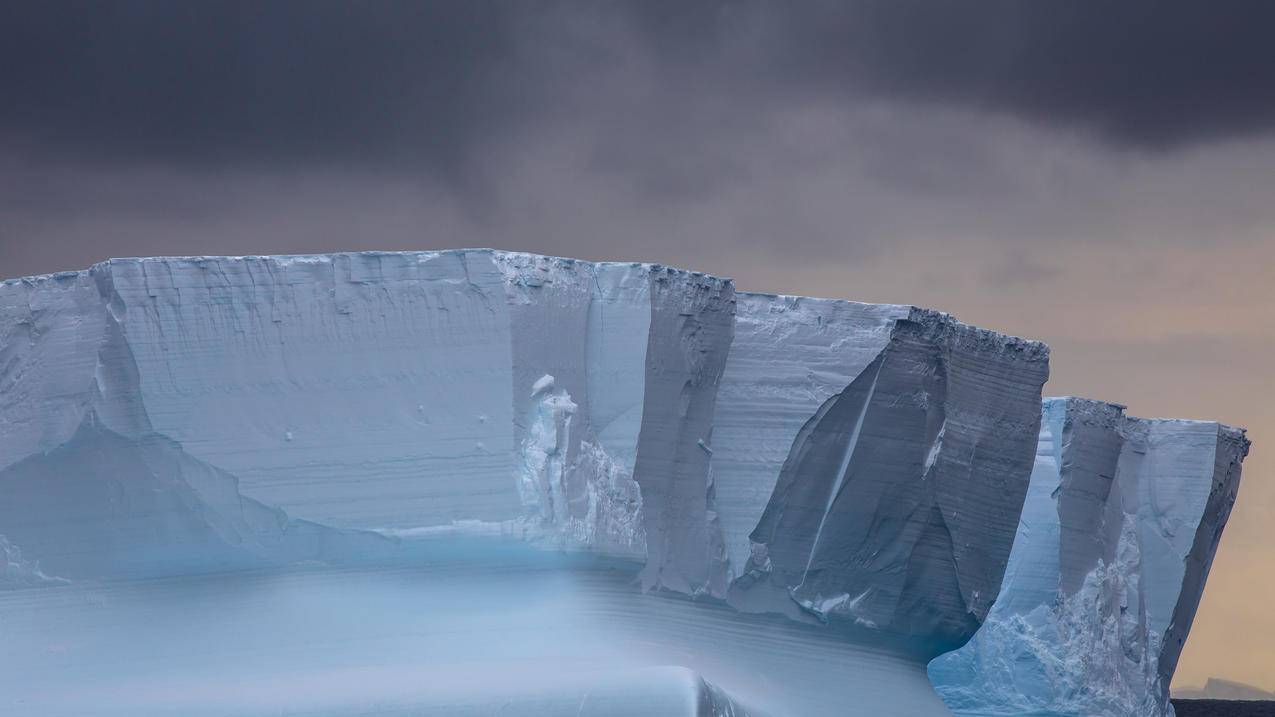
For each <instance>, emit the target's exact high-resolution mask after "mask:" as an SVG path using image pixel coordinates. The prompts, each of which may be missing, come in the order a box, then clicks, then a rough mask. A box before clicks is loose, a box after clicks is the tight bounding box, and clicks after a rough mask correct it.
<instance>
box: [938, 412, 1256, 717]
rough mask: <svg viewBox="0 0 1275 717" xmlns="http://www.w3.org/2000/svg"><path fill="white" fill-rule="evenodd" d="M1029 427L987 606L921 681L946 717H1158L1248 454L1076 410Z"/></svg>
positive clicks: (1206, 439) (1236, 434)
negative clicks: (1015, 516) (1025, 466)
mask: <svg viewBox="0 0 1275 717" xmlns="http://www.w3.org/2000/svg"><path fill="white" fill-rule="evenodd" d="M1042 414H1043V419H1042V421H1041V431H1040V443H1039V446H1038V449H1037V453H1036V462H1035V466H1034V468H1033V470H1032V477H1031V485H1030V488H1029V489H1028V493H1027V499H1026V503H1025V506H1024V508H1023V512H1022V519H1021V522H1020V523H1019V527H1018V536H1017V538H1016V539H1015V541H1014V547H1013V551H1012V553H1011V556H1010V561H1009V567H1008V569H1007V571H1006V574H1005V578H1004V582H1003V584H1002V587H1001V592H1000V596H999V597H998V598H997V600H996V603H995V605H994V606H993V608H992V610H991V612H990V613H989V615H988V616H987V619H986V621H985V622H984V623H983V625H982V627H981V628H980V629H979V630H978V632H977V633H976V634H975V636H974V638H973V639H972V640H971V641H970V642H969V643H968V644H966V645H965V646H964V647H962V648H961V649H959V650H956V651H955V652H952V653H949V654H946V655H943V656H941V657H939V658H937V659H936V660H934V661H933V662H932V663H931V664H930V668H929V671H930V677H931V680H932V681H933V682H934V685H935V687H936V689H937V690H938V692H939V694H940V695H941V696H942V697H943V698H944V700H945V701H946V702H947V704H948V705H949V706H950V707H952V709H953V710H954V711H956V712H957V713H958V714H977V715H998V714H1004V715H1011V714H1023V713H1030V714H1042V715H1134V714H1136V715H1171V714H1173V708H1172V706H1171V705H1170V703H1169V683H1170V680H1171V679H1172V677H1173V672H1174V670H1175V668H1176V666H1177V661H1178V656H1179V655H1180V654H1181V652H1182V647H1183V645H1184V643H1185V641H1186V637H1187V633H1188V632H1189V630H1190V627H1191V621H1192V619H1193V618H1194V616H1195V611H1196V608H1197V607H1198V606H1199V602H1200V597H1201V595H1202V593H1203V590H1204V582H1205V580H1206V579H1207V577H1208V572H1209V567H1210V565H1211V564H1212V561H1213V555H1214V552H1215V551H1216V550H1217V546H1218V541H1219V540H1220V538H1221V535H1222V529H1223V528H1224V527H1225V525H1226V521H1227V517H1228V516H1229V515H1230V511H1231V506H1232V505H1233V504H1234V503H1235V497H1236V491H1237V489H1238V487H1239V479H1240V464H1241V461H1242V460H1243V459H1244V456H1245V455H1246V454H1247V452H1248V447H1249V443H1248V440H1247V439H1246V438H1245V437H1244V434H1243V431H1241V430H1239V429H1235V428H1231V427H1229V426H1225V425H1220V424H1217V423H1213V422H1207V421H1184V420H1147V419H1141V418H1133V417H1130V416H1126V415H1125V413H1124V407H1123V406H1119V405H1116V404H1111V403H1103V402H1099V401H1092V400H1086V399H1079V398H1056V399H1049V400H1046V401H1045V403H1044V406H1043V409H1042Z"/></svg>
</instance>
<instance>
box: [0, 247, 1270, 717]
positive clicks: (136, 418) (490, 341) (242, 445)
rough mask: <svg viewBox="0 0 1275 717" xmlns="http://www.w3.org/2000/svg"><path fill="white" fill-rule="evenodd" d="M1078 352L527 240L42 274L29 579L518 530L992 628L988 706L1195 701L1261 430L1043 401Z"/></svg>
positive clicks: (894, 611)
mask: <svg viewBox="0 0 1275 717" xmlns="http://www.w3.org/2000/svg"><path fill="white" fill-rule="evenodd" d="M1048 358H1049V353H1048V348H1047V347H1045V346H1044V345H1043V344H1041V343H1039V342H1034V341H1028V340H1024V339H1018V338H1014V337H1009V336H1005V335H1002V334H998V333H995V332H992V331H988V330H984V329H979V328H976V327H972V326H968V325H966V324H963V323H961V322H959V321H957V320H955V319H953V318H952V317H951V316H948V315H947V314H943V313H939V312H935V311H929V310H924V309H918V308H915V307H911V306H901V305H877V304H860V303H855V302H850V301H839V300H827V299H811V298H804V297H793V296H776V295H769V294H754V293H744V292H737V291H736V290H735V288H734V286H733V284H732V283H731V281H730V280H728V279H722V278H718V277H713V276H709V275H706V274H702V273H697V272H690V271H682V270H676V269H670V268H667V267H662V266H658V265H650V264H632V263H591V262H584V261H576V260H571V259H561V258H552V257H543V256H537V255H530V254H521V253H510V252H500V251H492V250H460V251H445V252H395V253H359V254H333V255H316V256H280V257H237V258H236V257H188V258H155V259H116V260H111V261H107V262H104V263H101V264H98V265H95V266H93V267H91V268H89V269H87V270H84V271H78V272H66V273H60V274H53V275H47V276H39V277H28V278H24V279H15V280H9V281H5V282H0V553H2V555H3V557H4V561H3V563H2V564H0V567H2V568H3V570H2V571H0V586H9V587H14V586H19V587H25V586H31V585H48V584H53V583H58V584H62V583H64V582H65V581H67V580H69V581H72V583H75V582H77V581H88V582H94V581H103V580H111V579H115V578H121V577H130V578H132V577H162V576H171V575H174V574H177V573H183V572H185V573H203V572H216V571H224V570H232V569H235V570H237V569H242V568H254V569H257V568H263V567H271V566H280V565H288V564H293V563H298V562H320V563H342V564H356V565H357V564H363V563H368V564H371V563H376V562H377V561H384V560H401V559H403V556H404V551H408V554H409V555H410V550H412V549H415V547H416V546H420V545H422V544H436V542H437V541H439V540H452V541H475V540H476V541H496V542H500V543H502V544H512V545H518V546H520V547H522V548H525V547H526V546H532V547H533V548H537V549H543V550H533V551H532V552H536V553H537V554H560V553H561V554H567V555H572V556H580V555H583V556H589V557H592V558H597V559H600V560H605V561H608V563H609V564H622V565H625V566H629V568H631V569H632V570H633V572H634V574H635V575H636V582H637V583H638V584H640V586H641V587H642V588H643V589H644V591H645V592H646V593H650V594H655V595H661V596H668V597H677V598H685V599H693V600H696V601H699V602H703V603H707V604H708V605H709V606H710V607H711V608H713V609H722V608H725V607H729V608H731V610H729V611H728V612H729V613H730V614H732V615H748V616H750V617H749V618H748V619H754V618H756V619H757V620H763V621H764V620H767V619H770V618H769V617H757V616H758V615H762V616H776V615H779V616H786V617H787V618H789V620H788V621H783V620H780V622H784V624H787V625H790V626H792V627H793V629H795V630H804V631H814V633H817V634H819V635H823V636H829V635H830V636H834V637H835V638H836V639H838V640H844V641H846V642H853V643H856V644H863V645H871V646H872V649H874V650H875V649H882V650H885V651H887V652H889V653H890V654H892V655H894V656H896V657H899V658H900V659H902V660H903V661H904V663H906V664H911V665H913V666H916V668H917V674H916V675H911V673H908V675H910V676H908V675H905V676H903V677H900V678H899V679H901V680H903V682H901V683H899V684H903V683H908V684H911V683H910V682H908V680H912V679H913V677H917V676H918V675H920V672H919V670H920V668H919V665H921V664H923V662H924V661H926V660H929V659H930V658H933V657H935V656H938V655H940V654H941V653H944V652H948V651H950V650H955V649H957V648H960V647H961V646H962V645H965V644H966V642H967V641H969V640H970V638H971V636H975V635H976V634H977V636H976V637H975V638H974V641H973V642H970V644H969V645H968V646H966V647H965V648H963V649H961V650H959V651H957V652H955V653H953V654H951V655H949V656H945V657H943V658H940V660H939V661H937V662H935V663H933V675H934V677H935V679H936V681H937V683H938V684H939V686H940V690H941V691H942V694H943V695H944V697H945V698H946V699H948V701H949V702H950V703H951V704H952V705H953V706H955V707H957V708H969V709H971V710H973V709H984V708H996V705H1000V704H1011V703H1012V707H1013V708H1014V709H1017V708H1019V707H1022V706H1023V705H1028V706H1030V707H1031V708H1033V709H1035V708H1037V707H1039V708H1042V709H1044V708H1053V707H1056V706H1059V705H1062V706H1064V707H1067V706H1069V705H1077V704H1086V705H1096V704H1101V705H1106V704H1108V703H1110V704H1115V705H1119V706H1120V708H1121V709H1123V708H1124V707H1125V706H1128V705H1135V704H1136V705H1137V706H1138V707H1137V709H1140V710H1142V709H1144V708H1145V709H1153V708H1154V709H1159V708H1160V707H1161V706H1162V705H1163V701H1164V690H1165V688H1166V686H1167V680H1168V677H1169V676H1171V674H1172V672H1173V668H1174V665H1175V662H1176V659H1177V655H1178V652H1179V651H1180V649H1181V641H1182V640H1183V639H1185V636H1186V631H1187V629H1188V628H1189V626H1190V621H1191V617H1192V615H1193V613H1194V609H1195V605H1196V603H1197V602H1198V600H1199V596H1200V591H1201V590H1202V588H1203V583H1204V578H1205V577H1206V574H1207V571H1208V565H1209V562H1210V560H1211V558H1212V553H1213V550H1214V548H1215V547H1216V543H1217V537H1218V535H1219V534H1220V531H1221V528H1222V525H1223V524H1224V523H1225V520H1226V515H1227V512H1228V511H1229V507H1230V502H1231V501H1232V500H1233V499H1234V491H1235V483H1236V481H1237V480H1238V476H1239V461H1240V459H1241V458H1242V456H1243V453H1244V451H1245V449H1246V446H1247V444H1246V443H1245V441H1244V439H1243V437H1242V435H1241V434H1240V433H1238V432H1236V431H1234V430H1232V429H1227V428H1225V427H1219V426H1217V425H1216V424H1205V423H1190V422H1171V421H1170V422H1146V421H1140V420H1137V419H1130V418H1125V417H1124V416H1123V415H1121V414H1120V411H1119V409H1118V408H1115V407H1110V406H1106V405H1103V404H1096V403H1090V402H1081V401H1076V400H1070V401H1062V402H1059V401H1052V402H1049V403H1046V404H1045V410H1044V420H1043V421H1042V412H1041V388H1042V385H1043V384H1044V382H1045V380H1046V378H1047V376H1048ZM1033 459H1034V461H1035V463H1034V467H1033ZM1020 514H1021V520H1020ZM431 541H434V542H431ZM1007 565H1008V566H1009V570H1008V573H1007V572H1006V566H1007ZM1003 577H1004V581H1003V580H1002V578H1003ZM998 595H999V597H997V596H998ZM706 614H707V613H706ZM679 619H680V618H679ZM794 623H805V624H804V625H796V624H794ZM749 624H750V625H751V624H753V623H749ZM757 624H762V623H757ZM670 634H672V632H670ZM741 634H742V633H741ZM794 634H796V633H794ZM801 634H803V635H804V634H806V633H801ZM800 639H802V640H804V639H805V638H804V637H803V638H800ZM821 639H823V638H821ZM803 644H804V643H803ZM1079 655H1087V656H1093V655H1098V656H1101V660H1100V661H1094V660H1092V659H1085V660H1081V659H1079V657H1078V656H1079ZM718 659H719V658H718V657H713V658H712V660H718ZM794 659H796V658H795V657H794ZM706 664H710V665H713V664H717V663H714V662H712V661H711V660H710V662H708V663H706ZM803 664H804V663H803ZM901 664H902V663H901ZM750 669H751V668H750ZM802 669H803V670H806V669H807V668H804V667H803V668H802ZM810 669H813V668H810ZM891 669H893V668H891ZM807 671H808V670H807ZM906 671H907V670H904V672H906ZM1110 671H1114V672H1113V674H1114V673H1118V674H1119V675H1120V676H1121V677H1120V680H1119V681H1118V683H1113V684H1114V685H1115V686H1113V687H1112V690H1113V691H1112V692H1111V693H1110V694H1106V693H1103V694H1099V695H1094V694H1092V689H1091V688H1092V687H1093V686H1094V685H1095V684H1097V683H1098V681H1097V680H1094V679H1091V678H1092V676H1093V675H1094V674H1098V673H1102V674H1108V672H1110ZM811 674H813V673H811ZM900 674H902V673H900ZM896 676H897V675H896ZM725 679H726V682H721V681H720V680H716V683H717V684H719V685H721V686H722V687H723V688H724V689H728V690H737V689H741V685H742V689H745V690H748V689H751V686H755V680H753V681H749V680H742V681H741V680H739V679H738V676H734V677H732V676H731V675H730V674H729V673H727V674H726V676H725ZM794 679H795V678H794ZM883 679H884V678H883ZM789 681H791V680H789ZM882 684H894V683H888V682H882ZM996 685H1002V686H1003V688H1002V689H1001V690H1000V691H998V690H997V688H996ZM713 689H716V688H713ZM710 691H711V690H710ZM800 692H802V693H806V692H809V690H805V689H804V688H803V690H801V691H800ZM1011 693H1012V694H1011ZM705 694H707V693H705ZM807 698H809V695H807V696H806V697H802V698H800V699H807ZM722 699H724V700H725V699H728V698H725V697H723V698H722ZM927 699H929V700H931V701H933V700H934V696H933V695H932V694H929V695H928V698H927ZM1015 700H1017V701H1015ZM1086 700H1087V701H1086ZM1095 700H1096V701H1095ZM922 702H924V700H922ZM839 703H840V698H837V699H831V698H830V699H829V700H828V704H829V705H832V704H839ZM803 704H808V703H803ZM897 704H903V703H902V702H898V703H897ZM921 704H922V703H921V702H918V703H915V704H913V706H911V707H906V708H904V707H900V708H899V710H901V711H899V712H898V713H899V714H913V715H916V714H924V713H929V712H927V710H929V709H930V707H925V706H918V705H921ZM934 705H937V702H936V701H935V702H934ZM806 709H807V712H806V713H807V714H821V713H822V712H820V711H819V710H820V709H823V708H816V707H813V706H808V707H807V708H806ZM829 709H831V707H829ZM938 709H939V710H940V711H941V707H938ZM878 713H879V714H890V712H881V711H879V712H878ZM1086 714H1096V713H1092V712H1086Z"/></svg>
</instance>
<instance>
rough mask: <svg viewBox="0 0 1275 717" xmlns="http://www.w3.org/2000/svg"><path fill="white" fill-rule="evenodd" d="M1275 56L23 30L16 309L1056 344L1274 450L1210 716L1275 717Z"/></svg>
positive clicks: (636, 23) (442, 16)
mask: <svg viewBox="0 0 1275 717" xmlns="http://www.w3.org/2000/svg"><path fill="white" fill-rule="evenodd" d="M1272 28H1275V3H1270V2H1263V1H1256V0H1255V1H1254V2H1229V1H1227V2H1215V3H1199V2H1191V3H1187V2H1152V1H1149V0H1148V1H1144V0H1122V1H1121V2H1118V3H1110V2H1083V1H1079V0H1058V1H1046V0H1036V1H1034V2H1020V1H1018V0H1014V1H1012V2H1011V1H987V0H984V1H981V2H976V3H956V2H943V1H941V0H932V1H930V2H915V1H913V0H881V1H880V2H828V3H821V2H810V3H803V4H800V6H799V7H797V6H796V4H794V3H789V2H702V3H697V2H686V1H670V2H650V1H644V2H638V1H636V0H635V1H634V2H607V3H590V4H584V3H580V4H575V3H559V2H521V1H519V2H515V1H514V0H510V1H509V2H504V3H490V2H473V1H469V2H463V3H462V2H456V3H448V4H437V5H427V4H425V3H422V2H385V1H381V2H375V3H369V2H357V3H355V2H331V1H328V0H298V1H296V2H273V3H265V2H258V1H256V0H252V1H245V2H219V3H211V2H199V3H196V2H169V1H167V0H157V1H155V2H110V3H108V2H61V1H58V2H16V1H5V0H0V98H2V99H0V277H13V276H21V275H25V274H33V273H43V272H49V271H54V270H60V269H74V268H82V267H85V266H87V265H89V264H90V263H93V262H95V261H99V260H102V259H105V258H108V257H112V256H134V255H151V254H168V255H173V254H264V253H283V252H320V251H334V250H353V249H434V248H446V247H460V246H495V247H501V248H508V249H522V250H529V251H537V252H543V253H551V254H563V255H570V256H577V257H583V258H591V259H603V258H605V259H642V260H652V261H660V262H664V263H668V264H673V265H679V266H689V267H693V268H696V269H701V270H704V271H708V272H711V273H716V274H722V275H728V276H733V277H735V278H736V281H737V284H738V285H739V286H740V287H741V288H744V289H757V290H771V291H783V292H787V293H802V294H816V295H823V296H836V297H844V298H851V299H857V300H863V301H891V302H900V303H917V304H922V305H927V306H933V307H936V308H940V309H944V310H947V311H951V312H953V313H955V314H956V315H957V316H958V317H960V318H962V319H964V320H966V321H970V322H973V323H978V324H981V325H985V326H988V327H992V328H997V329H1000V330H1003V331H1007V332H1011V333H1016V334H1021V335H1025V336H1030V337H1033V338H1039V339H1044V340H1046V341H1048V342H1049V343H1050V344H1051V345H1052V346H1053V347H1054V352H1053V361H1052V365H1053V378H1052V379H1051V381H1050V384H1049V385H1048V386H1047V391H1048V392H1049V393H1052V394H1075V395H1085V396H1091V397H1095V398H1105V399H1109V400H1115V401H1119V402H1122V403H1127V404H1129V406H1130V412H1131V413H1135V414H1137V415H1168V416H1181V417H1191V418H1215V419H1220V420H1224V421H1227V422H1231V423H1236V424H1241V425H1246V426H1248V427H1249V429H1250V437H1251V438H1253V439H1254V441H1255V443H1256V447H1255V448H1254V451H1253V454H1252V456H1251V457H1250V460H1249V461H1248V463H1247V464H1246V470H1245V478H1244V484H1243V488H1242V490H1241V495H1240V503H1239V505H1238V507H1237V510H1236V513H1235V516H1234V518H1233V520H1232V523H1231V526H1230V527H1229V528H1228V533H1227V537H1226V538H1225V540H1224V541H1223V545H1222V550H1221V553H1220V555H1219V558H1218V561H1217V563H1216V565H1215V569H1214V575H1213V577H1212V579H1211V581H1210V583H1209V589H1208V591H1207V593H1206V596H1205V603H1204V606H1203V608H1202V610H1201V614H1200V616H1199V618H1198V620H1197V622H1196V627H1195V630H1194V632H1193V633H1192V636H1191V640H1190V642H1189V644H1188V646H1187V651H1186V654H1185V655H1184V658H1183V661H1182V664H1181V667H1180V669H1179V676H1178V680H1177V684H1179V685H1185V684H1191V683H1199V682H1202V681H1203V679H1204V678H1205V677H1207V676H1209V675H1219V676H1224V677H1230V678H1234V679H1238V680H1243V681H1247V682H1251V683H1255V684H1259V685H1262V686H1264V687H1267V688H1273V687H1275V613H1273V612H1272V610H1271V609H1270V606H1271V605H1272V604H1275V570H1272V569H1271V568H1272V566H1275V560H1273V558H1275V534H1272V528H1271V526H1272V525H1275V475H1273V474H1275V460H1272V459H1271V458H1270V457H1268V455H1270V456H1275V410H1273V409H1272V408H1271V406H1272V405H1273V404H1275V390H1273V389H1275V382H1273V381H1272V378H1271V373H1272V372H1271V370H1270V369H1269V367H1268V365H1269V363H1270V357H1271V356H1272V355H1273V354H1275V288H1272V285H1275V42H1273V41H1272V39H1271V38H1272ZM1268 446H1270V447H1268Z"/></svg>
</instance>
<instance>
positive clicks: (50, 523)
mask: <svg viewBox="0 0 1275 717" xmlns="http://www.w3.org/2000/svg"><path fill="white" fill-rule="evenodd" d="M0 525H3V526H4V529H5V531H6V537H7V538H8V539H9V540H12V541H14V542H15V543H16V544H17V545H21V546H26V549H27V551H28V552H29V553H32V554H37V555H39V556H40V563H39V566H38V567H37V566H34V565H30V564H27V566H26V567H25V568H24V567H23V563H22V562H19V563H18V566H17V570H14V571H13V572H15V573H17V574H18V575H19V576H25V577H26V578H27V582H30V581H31V579H36V578H43V580H46V581H47V580H48V579H49V578H48V576H47V575H45V574H44V571H47V572H48V573H51V574H52V575H55V576H57V577H59V578H64V579H71V580H79V579H104V578H105V579H119V578H127V577H141V576H151V575H180V574H186V573H204V572H217V571H225V570H244V569H258V568H262V567H267V566H276V567H277V566H283V565H288V564H291V563H296V562H301V561H308V560H328V561H336V562H339V561H343V560H348V559H350V558H351V557H353V554H352V552H354V553H358V552H361V553H362V556H363V557H365V558H371V557H374V555H375V553H377V552H378V551H380V552H381V553H384V554H385V555H386V556H388V555H389V553H390V552H391V551H392V549H393V547H394V546H393V544H392V543H391V541H389V540H387V539H385V538H383V537H381V536H378V535H376V534H372V533H361V534H360V533H357V532H355V531H342V530H336V529H332V528H328V527H324V526H320V525H317V524H313V523H308V522H305V521H295V520H290V519H289V518H288V516H287V515H285V514H284V512H283V511H282V510H279V509H277V508H270V507H267V506H265V505H262V504H261V503H259V502H257V501H254V500H251V499H248V498H244V497H243V496H242V495H240V493H239V489H238V481H236V480H235V478H234V477H233V476H231V475H229V474H227V473H225V472H224V471H221V470H218V469H216V468H213V467H211V466H208V465H207V464H204V463H202V462H200V461H198V460H196V459H194V458H191V457H190V456H189V455H187V454H186V453H185V451H183V450H182V448H181V446H179V445H178V444H177V443H175V442H173V441H171V440H169V439H167V438H165V437H163V436H160V435H158V434H147V435H143V436H140V437H138V438H136V439H130V438H127V437H125V436H122V435H120V434H118V433H115V432H113V431H111V430H109V429H106V428H104V427H102V426H101V425H99V424H98V423H97V421H96V416H95V415H94V414H91V413H90V414H89V415H88V416H87V417H86V421H85V423H84V424H83V425H82V426H81V427H80V428H79V430H77V431H76V433H75V434H74V435H73V436H72V437H71V439H70V440H69V441H67V442H66V443H64V444H62V445H61V446H59V447H57V448H55V449H54V450H52V451H50V452H48V453H43V454H39V455H35V456H31V457H29V458H26V459H25V460H22V461H19V462H18V463H15V464H13V465H11V466H9V467H8V468H5V469H4V470H3V471H0Z"/></svg>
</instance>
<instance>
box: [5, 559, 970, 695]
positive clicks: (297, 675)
mask: <svg viewBox="0 0 1275 717" xmlns="http://www.w3.org/2000/svg"><path fill="white" fill-rule="evenodd" d="M701 678H702V679H703V680H707V681H708V684H705V683H704V682H703V681H702V680H701ZM712 685H716V686H718V687H720V688H721V691H722V692H724V693H727V694H729V695H730V697H731V698H733V699H734V700H735V701H736V703H737V704H734V705H732V704H730V702H729V700H728V699H727V698H725V697H724V696H722V694H721V693H719V692H717V691H716V690H715V688H713V687H712ZM714 705H715V706H714ZM740 707H743V708H746V710H747V712H746V713H747V714H768V715H773V716H775V717H778V716H780V715H802V716H817V715H843V716H844V715H873V716H877V715H883V716H887V717H888V716H889V715H908V716H909V717H917V716H922V715H930V714H948V713H947V711H946V710H945V709H944V707H943V706H942V704H941V702H940V701H939V700H938V698H937V697H936V696H935V694H934V692H933V690H932V689H931V688H930V685H929V683H928V682H927V680H926V676H925V670H924V666H923V665H922V664H919V663H915V662H911V661H908V660H904V659H901V658H897V657H893V656H890V655H887V654H883V653H880V652H877V651H874V650H871V649H866V648H863V647H859V646H856V645H853V644H848V643H846V642H844V641H839V640H837V639H833V638H831V637H830V636H829V635H827V634H824V633H822V631H820V630H819V629H817V628H813V627H808V626H804V625H800V624H796V623H792V622H789V621H786V620H784V619H779V618H766V617H758V616H747V615H740V614H737V613H735V612H734V611H732V610H730V609H727V608H724V607H718V606H714V605H710V604H703V603H692V602H688V601H684V600H678V599H671V598H666V597H661V596H657V595H650V594H643V593H641V592H640V591H639V590H638V589H637V585H636V576H635V575H634V574H632V573H630V572H627V571H625V570H623V569H604V568H599V567H596V566H594V567H588V568H580V567H579V566H572V567H570V568H564V567H563V566H562V565H560V564H556V563H553V562H552V561H550V562H542V563H541V564H532V565H526V564H499V563H493V564H463V565H458V564H451V565H430V566H428V567H394V568H383V569H377V570H339V569H332V568H318V567H315V568H298V569H290V570H287V571H280V572H270V573H241V574H230V575H218V576H200V577H188V578H169V579H162V580H149V581H133V582H120V583H110V584H98V585H92V586H89V585H64V586H57V587H52V588H34V589H23V590H16V591H10V592H7V593H0V713H4V714H33V715H34V714H39V715H71V714H74V715H96V714H110V715H116V714H120V715H146V714H164V715H173V714H183V715H192V714H193V715H202V714H209V715H213V714H215V715H228V714H234V715H240V714H251V715H259V714H260V715H266V714H270V715H277V714H288V715H298V714H305V715H310V714H340V715H348V714H413V715H422V714H424V715H494V714H500V715H535V714H543V715H559V714H563V715H568V714H569V715H577V714H580V715H677V714H688V715H689V714H714V710H716V713H717V714H743V713H744V711H743V710H740V709H739V708H740ZM731 709H736V710H737V711H736V712H731V711H730V710H731Z"/></svg>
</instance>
